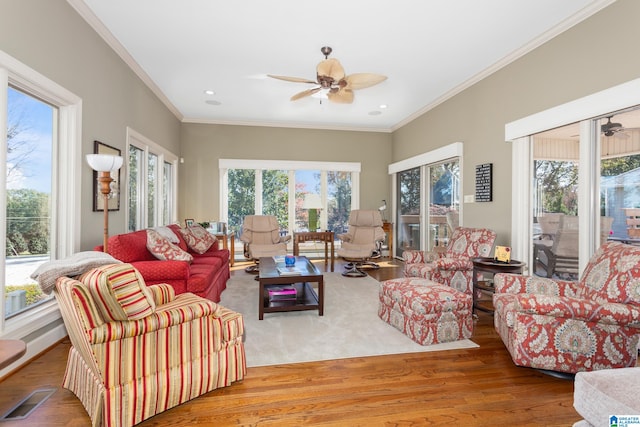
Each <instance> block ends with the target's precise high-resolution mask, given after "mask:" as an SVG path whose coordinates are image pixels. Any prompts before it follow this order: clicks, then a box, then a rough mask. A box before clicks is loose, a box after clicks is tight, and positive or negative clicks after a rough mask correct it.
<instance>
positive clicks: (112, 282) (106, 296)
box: [79, 264, 156, 321]
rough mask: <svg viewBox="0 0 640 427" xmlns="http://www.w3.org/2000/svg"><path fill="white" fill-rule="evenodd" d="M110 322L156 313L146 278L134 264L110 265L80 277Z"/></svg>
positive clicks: (135, 318) (139, 317) (140, 317)
mask: <svg viewBox="0 0 640 427" xmlns="http://www.w3.org/2000/svg"><path fill="white" fill-rule="evenodd" d="M79 281H80V282H82V283H84V284H85V285H86V286H87V287H88V288H89V292H91V296H92V297H93V300H94V302H95V304H96V305H97V306H98V309H99V310H100V312H101V313H102V316H103V317H104V318H105V320H107V321H124V320H138V319H142V318H143V317H146V316H149V315H150V314H153V312H154V311H155V309H156V307H155V303H154V301H153V296H152V295H151V292H150V291H149V290H148V289H147V285H146V284H145V283H144V279H143V278H142V276H141V275H140V273H139V272H138V270H136V269H135V268H134V267H133V266H132V265H131V264H111V265H104V266H101V267H98V268H94V269H91V270H89V271H87V272H86V273H84V274H83V275H82V276H80V278H79Z"/></svg>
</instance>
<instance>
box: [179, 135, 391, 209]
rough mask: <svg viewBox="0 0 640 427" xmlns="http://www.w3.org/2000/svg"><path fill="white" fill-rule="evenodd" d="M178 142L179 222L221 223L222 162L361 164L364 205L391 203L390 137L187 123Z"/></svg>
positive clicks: (371, 206) (361, 201) (362, 200)
mask: <svg viewBox="0 0 640 427" xmlns="http://www.w3.org/2000/svg"><path fill="white" fill-rule="evenodd" d="M180 140H181V143H182V146H181V152H180V156H181V157H182V158H183V159H184V163H181V164H180V167H179V179H180V183H179V193H180V209H179V214H178V216H179V217H180V218H181V219H184V218H185V217H188V218H194V219H196V220H197V221H203V220H209V219H219V212H220V206H219V202H218V201H219V197H220V192H219V176H218V175H219V174H218V159H221V158H223V159H267V160H307V161H311V160H313V161H327V162H334V161H339V162H360V163H361V164H362V171H361V173H360V196H361V197H360V207H362V208H377V207H378V206H380V201H381V200H382V199H388V197H387V195H388V194H389V182H390V180H389V176H388V175H387V173H386V171H387V165H388V163H389V159H390V158H391V134H388V133H376V132H347V131H332V130H310V129H293V128H275V127H257V126H256V127H253V126H229V125H208V124H183V125H182V133H181V136H180Z"/></svg>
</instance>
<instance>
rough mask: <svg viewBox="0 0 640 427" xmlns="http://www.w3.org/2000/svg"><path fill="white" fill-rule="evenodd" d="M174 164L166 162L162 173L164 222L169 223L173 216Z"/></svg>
mask: <svg viewBox="0 0 640 427" xmlns="http://www.w3.org/2000/svg"><path fill="white" fill-rule="evenodd" d="M172 177H173V165H172V164H171V163H168V162H164V171H163V174H162V194H164V198H163V199H162V222H163V223H164V224H169V223H170V222H171V220H172V218H171V201H172V200H173V179H172Z"/></svg>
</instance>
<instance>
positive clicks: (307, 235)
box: [293, 231, 335, 271]
mask: <svg viewBox="0 0 640 427" xmlns="http://www.w3.org/2000/svg"><path fill="white" fill-rule="evenodd" d="M303 242H324V265H325V268H326V266H327V265H328V261H329V244H331V271H333V262H334V258H335V253H334V233H333V231H301V232H295V233H293V255H294V256H298V255H300V253H299V252H300V249H299V247H298V244H299V243H303Z"/></svg>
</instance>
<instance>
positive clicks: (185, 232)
mask: <svg viewBox="0 0 640 427" xmlns="http://www.w3.org/2000/svg"><path fill="white" fill-rule="evenodd" d="M180 232H181V233H182V237H184V240H185V242H187V246H189V249H191V250H192V251H194V252H196V253H199V254H203V253H205V252H206V251H208V250H209V248H210V247H211V246H212V245H213V244H214V243H216V242H217V239H216V238H215V237H214V236H212V235H211V233H209V232H208V231H207V230H205V229H204V227H202V226H201V225H197V224H196V225H192V226H191V227H187V228H181V229H180Z"/></svg>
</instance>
